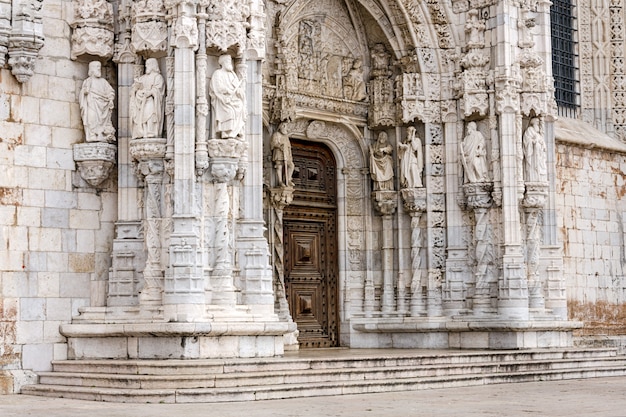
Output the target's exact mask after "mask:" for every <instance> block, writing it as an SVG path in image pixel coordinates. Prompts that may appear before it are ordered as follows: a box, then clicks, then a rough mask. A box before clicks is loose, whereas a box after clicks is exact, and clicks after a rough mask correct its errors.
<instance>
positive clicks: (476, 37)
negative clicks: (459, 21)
mask: <svg viewBox="0 0 626 417" xmlns="http://www.w3.org/2000/svg"><path fill="white" fill-rule="evenodd" d="M485 29H486V25H485V22H484V21H482V20H479V19H478V10H476V9H472V10H470V11H469V12H468V16H467V22H466V23H465V33H467V35H468V39H467V46H469V47H470V48H477V47H482V46H485Z"/></svg>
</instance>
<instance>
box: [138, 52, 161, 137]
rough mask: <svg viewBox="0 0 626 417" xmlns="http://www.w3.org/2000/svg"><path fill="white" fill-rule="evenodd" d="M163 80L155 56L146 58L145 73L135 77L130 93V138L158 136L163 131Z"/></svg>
mask: <svg viewBox="0 0 626 417" xmlns="http://www.w3.org/2000/svg"><path fill="white" fill-rule="evenodd" d="M164 96H165V81H164V80H163V76H161V72H160V71H159V63H158V62H157V60H156V59H155V58H148V59H147V60H146V73H145V74H143V75H142V76H140V77H138V78H136V79H135V82H134V83H133V86H132V89H131V95H130V114H131V121H132V138H133V139H136V138H158V137H160V136H161V133H162V131H163V105H164V102H165V101H164Z"/></svg>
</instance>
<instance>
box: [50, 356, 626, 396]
mask: <svg viewBox="0 0 626 417" xmlns="http://www.w3.org/2000/svg"><path fill="white" fill-rule="evenodd" d="M599 366H624V367H626V359H624V358H620V357H608V358H604V359H596V360H594V361H591V360H588V359H560V360H541V361H519V362H516V363H494V362H484V363H472V364H442V365H410V366H380V367H361V368H331V369H309V370H306V371H305V372H303V371H302V370H273V371H262V372H258V371H257V372H245V373H229V374H214V373H211V372H206V373H205V374H193V375H184V374H180V373H173V374H163V375H154V374H148V375H146V374H138V375H137V374H103V373H76V372H42V373H40V374H39V383H40V384H45V385H48V384H50V385H68V386H90V387H106V388H124V389H166V388H171V387H176V388H213V387H237V386H265V385H276V384H293V383H312V382H325V381H355V380H373V379H375V380H384V379H400V378H416V377H430V376H443V375H462V374H481V373H507V372H522V371H541V370H558V369H571V368H575V369H583V368H591V367H599Z"/></svg>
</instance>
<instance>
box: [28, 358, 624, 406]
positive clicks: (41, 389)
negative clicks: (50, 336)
mask: <svg viewBox="0 0 626 417" xmlns="http://www.w3.org/2000/svg"><path fill="white" fill-rule="evenodd" d="M53 369H54V370H53V372H41V373H39V384H38V385H28V386H25V387H23V388H22V394H29V395H40V396H49V397H63V398H73V399H83V400H95V401H112V402H136V403H146V402H152V403H192V402H207V403H209V402H224V401H254V400H268V399H279V398H294V397H310V396H323V395H341V394H360V393H374V392H389V391H410V390H419V389H432V388H445V387H459V386H470V385H484V384H497V383H511V382H528V381H550V380H561V379H574V378H592V377H605V376H618V375H626V356H621V355H618V354H617V350H616V349H608V348H607V349H601V348H595V349H592V348H588V349H583V348H578V349H534V350H523V351H429V350H385V349H378V350H370V349H367V350H365V349H356V350H355V349H323V350H302V351H300V352H297V353H287V354H285V356H284V357H281V358H270V359H207V360H174V359H170V360H67V361H58V362H54V363H53Z"/></svg>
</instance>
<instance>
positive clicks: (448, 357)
mask: <svg viewBox="0 0 626 417" xmlns="http://www.w3.org/2000/svg"><path fill="white" fill-rule="evenodd" d="M346 351H347V350H346V349H342V350H337V351H335V352H339V353H340V354H339V355H337V356H339V357H336V356H333V353H332V352H333V350H332V349H330V350H326V351H325V352H323V353H322V354H318V353H317V352H313V353H311V354H313V355H316V356H317V357H308V356H307V355H308V354H309V352H306V351H301V353H299V354H295V355H289V354H286V355H285V356H284V357H281V358H263V359H256V358H251V359H236V360H234V359H206V360H202V359H200V360H182V359H169V360H146V359H141V360H133V359H129V360H114V359H111V360H105V359H98V360H68V361H55V362H53V369H54V371H55V372H78V373H104V374H109V373H113V374H133V375H165V374H170V373H175V374H177V375H198V374H200V375H205V374H208V373H210V374H221V373H223V374H228V373H242V372H258V371H261V370H262V371H272V370H274V371H280V370H308V369H333V368H340V369H346V368H355V367H358V368H363V367H375V366H413V365H437V364H455V363H459V364H470V363H485V362H495V363H507V362H511V361H521V360H526V361H532V360H558V359H593V358H605V357H607V356H616V355H617V351H616V350H615V349H601V348H600V349H598V348H589V349H554V350H551V349H544V350H525V351H495V352H494V351H487V352H485V351H473V352H448V351H445V352H439V353H428V352H427V351H421V352H419V353H415V352H412V353H409V352H407V353H403V352H394V353H393V354H388V355H381V353H380V352H371V351H370V350H368V351H367V352H361V351H359V350H350V351H349V352H350V354H353V355H354V356H353V357H345V352H346Z"/></svg>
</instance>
